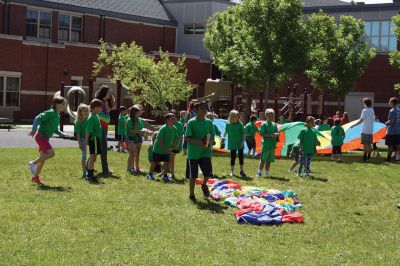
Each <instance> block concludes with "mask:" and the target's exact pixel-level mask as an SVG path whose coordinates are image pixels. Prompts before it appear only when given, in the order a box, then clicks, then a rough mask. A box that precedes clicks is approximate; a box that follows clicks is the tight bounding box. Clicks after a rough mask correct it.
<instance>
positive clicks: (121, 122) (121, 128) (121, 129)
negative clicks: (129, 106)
mask: <svg viewBox="0 0 400 266" xmlns="http://www.w3.org/2000/svg"><path fill="white" fill-rule="evenodd" d="M118 135H121V136H125V135H126V117H125V116H124V115H119V117H118Z"/></svg>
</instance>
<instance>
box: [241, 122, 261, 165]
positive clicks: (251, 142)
mask: <svg viewBox="0 0 400 266" xmlns="http://www.w3.org/2000/svg"><path fill="white" fill-rule="evenodd" d="M257 120H258V118H257V116H255V115H252V116H250V121H249V123H247V125H246V126H245V127H244V132H245V133H246V144H247V149H248V153H247V155H248V156H249V157H250V153H251V152H252V157H253V158H254V157H255V156H256V139H255V136H256V133H258V127H257V126H256V122H257Z"/></svg>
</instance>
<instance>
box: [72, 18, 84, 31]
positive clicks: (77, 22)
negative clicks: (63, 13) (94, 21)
mask: <svg viewBox="0 0 400 266" xmlns="http://www.w3.org/2000/svg"><path fill="white" fill-rule="evenodd" d="M81 27H82V18H80V17H72V26H71V28H73V29H76V30H80V29H81Z"/></svg>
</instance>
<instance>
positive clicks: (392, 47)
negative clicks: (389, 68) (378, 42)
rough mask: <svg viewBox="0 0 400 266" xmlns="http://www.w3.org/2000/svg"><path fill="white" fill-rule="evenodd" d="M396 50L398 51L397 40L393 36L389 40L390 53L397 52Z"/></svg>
mask: <svg viewBox="0 0 400 266" xmlns="http://www.w3.org/2000/svg"><path fill="white" fill-rule="evenodd" d="M396 50H397V38H396V37H394V36H391V37H390V40H389V51H396Z"/></svg>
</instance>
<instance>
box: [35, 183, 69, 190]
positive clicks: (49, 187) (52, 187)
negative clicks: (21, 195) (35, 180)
mask: <svg viewBox="0 0 400 266" xmlns="http://www.w3.org/2000/svg"><path fill="white" fill-rule="evenodd" d="M37 189H38V190H43V191H55V192H69V191H71V190H72V188H71V187H62V186H49V185H45V184H43V185H41V186H38V188H37Z"/></svg>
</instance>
